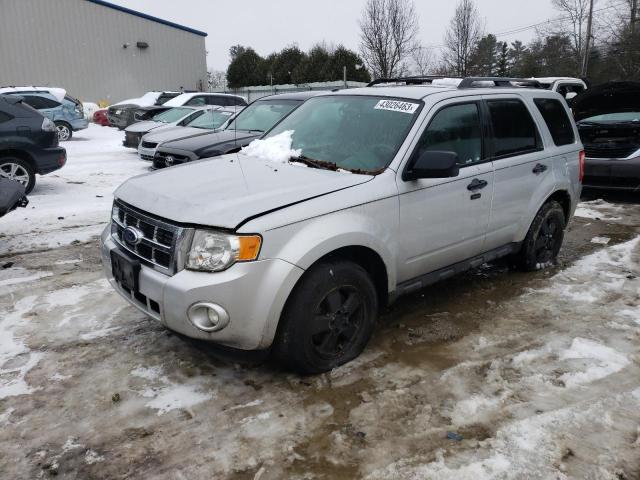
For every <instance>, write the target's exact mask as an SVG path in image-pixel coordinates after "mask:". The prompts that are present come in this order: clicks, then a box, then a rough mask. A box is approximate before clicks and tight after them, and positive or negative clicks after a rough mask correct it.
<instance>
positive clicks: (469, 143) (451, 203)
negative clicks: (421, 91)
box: [398, 98, 493, 282]
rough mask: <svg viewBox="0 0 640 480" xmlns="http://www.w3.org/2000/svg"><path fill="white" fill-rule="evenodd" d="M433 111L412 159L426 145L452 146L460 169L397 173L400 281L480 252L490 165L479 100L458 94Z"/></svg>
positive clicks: (489, 194)
mask: <svg viewBox="0 0 640 480" xmlns="http://www.w3.org/2000/svg"><path fill="white" fill-rule="evenodd" d="M433 110H434V113H433V114H431V115H430V118H429V120H428V123H427V126H426V127H425V128H424V130H423V131H422V133H421V135H420V139H419V140H418V142H417V144H416V146H415V148H414V151H413V152H412V157H411V158H413V157H414V156H417V155H420V153H422V152H424V151H429V150H434V151H453V152H455V153H456V154H457V155H458V161H459V164H460V174H459V175H458V176H457V177H454V178H442V179H419V180H411V181H404V180H402V178H401V175H399V176H398V182H399V183H398V190H399V195H400V196H399V199H400V240H399V242H400V256H399V262H400V264H399V269H398V280H399V281H400V282H402V281H406V280H409V279H412V278H415V277H418V276H420V275H423V274H425V273H429V272H432V271H435V270H438V269H441V268H444V267H447V266H449V265H453V264H454V263H457V262H460V261H463V260H465V259H468V258H471V257H473V256H475V255H478V254H480V253H482V252H483V251H484V236H485V233H486V230H487V225H488V222H489V213H490V209H491V197H492V191H493V168H492V164H491V162H490V161H489V159H488V154H487V151H486V148H485V145H484V143H485V142H484V138H483V131H484V125H483V116H482V107H481V102H480V100H479V99H477V100H473V99H471V100H461V99H459V98H458V99H452V100H448V101H445V102H441V103H439V104H437V105H436V106H435V107H434V108H433Z"/></svg>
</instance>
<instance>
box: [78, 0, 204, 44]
mask: <svg viewBox="0 0 640 480" xmlns="http://www.w3.org/2000/svg"><path fill="white" fill-rule="evenodd" d="M87 2H91V3H95V4H97V5H102V6H103V7H107V8H112V9H113V10H118V11H120V12H124V13H128V14H129V15H134V16H136V17H140V18H144V19H145V20H151V21H152V22H156V23H161V24H162V25H167V26H169V27H173V28H177V29H178V30H183V31H185V32H189V33H194V34H196V35H200V36H201V37H206V36H207V35H208V34H207V33H205V32H201V31H200V30H195V29H193V28H189V27H185V26H184V25H180V24H178V23H173V22H170V21H168V20H163V19H162V18H158V17H154V16H152V15H147V14H146V13H142V12H138V11H136V10H131V9H130V8H126V7H121V6H120V5H114V4H113V3H109V2H105V1H104V0H87Z"/></svg>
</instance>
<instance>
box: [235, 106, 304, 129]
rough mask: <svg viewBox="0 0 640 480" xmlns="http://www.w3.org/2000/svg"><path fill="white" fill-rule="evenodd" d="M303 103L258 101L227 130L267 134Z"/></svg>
mask: <svg viewBox="0 0 640 480" xmlns="http://www.w3.org/2000/svg"><path fill="white" fill-rule="evenodd" d="M301 103H302V102H300V101H298V100H262V101H261V100H258V101H256V102H254V103H252V104H251V105H249V106H248V107H247V108H245V109H244V110H243V111H242V113H240V114H238V116H237V117H236V118H235V120H233V121H232V122H231V123H230V124H229V126H228V127H227V130H251V131H258V132H266V131H267V130H269V129H270V128H271V127H273V126H274V125H275V124H276V123H278V122H279V121H280V120H282V118H284V117H285V116H287V115H288V114H289V112H291V111H292V110H293V109H294V108H296V107H297V106H298V105H300V104H301Z"/></svg>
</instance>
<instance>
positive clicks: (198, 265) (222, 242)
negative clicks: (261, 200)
mask: <svg viewBox="0 0 640 480" xmlns="http://www.w3.org/2000/svg"><path fill="white" fill-rule="evenodd" d="M261 244H262V238H261V237H260V236H259V235H229V234H226V233H222V232H212V231H207V230H196V231H195V233H194V235H193V241H192V242H191V250H190V251H189V256H188V257H187V264H186V268H188V269H189V270H201V271H206V272H219V271H221V270H225V269H227V268H229V267H230V266H231V265H233V264H234V263H236V262H250V261H252V260H255V259H256V258H258V254H259V253H260V245H261Z"/></svg>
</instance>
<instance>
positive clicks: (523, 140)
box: [487, 99, 541, 157]
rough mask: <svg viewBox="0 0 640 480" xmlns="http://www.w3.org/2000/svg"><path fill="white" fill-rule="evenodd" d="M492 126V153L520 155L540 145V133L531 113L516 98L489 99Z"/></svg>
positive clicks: (499, 155) (500, 155)
mask: <svg viewBox="0 0 640 480" xmlns="http://www.w3.org/2000/svg"><path fill="white" fill-rule="evenodd" d="M487 106H488V107H489V116H490V117H491V125H492V126H493V155H494V156H496V157H502V156H506V155H511V156H515V155H520V154H523V153H527V152H532V151H535V150H537V149H538V148H539V147H540V146H541V141H540V135H539V134H538V129H537V128H536V124H535V122H534V121H533V118H531V114H530V113H529V110H527V107H526V106H525V105H524V103H522V101H520V100H517V99H503V100H489V101H487Z"/></svg>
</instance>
